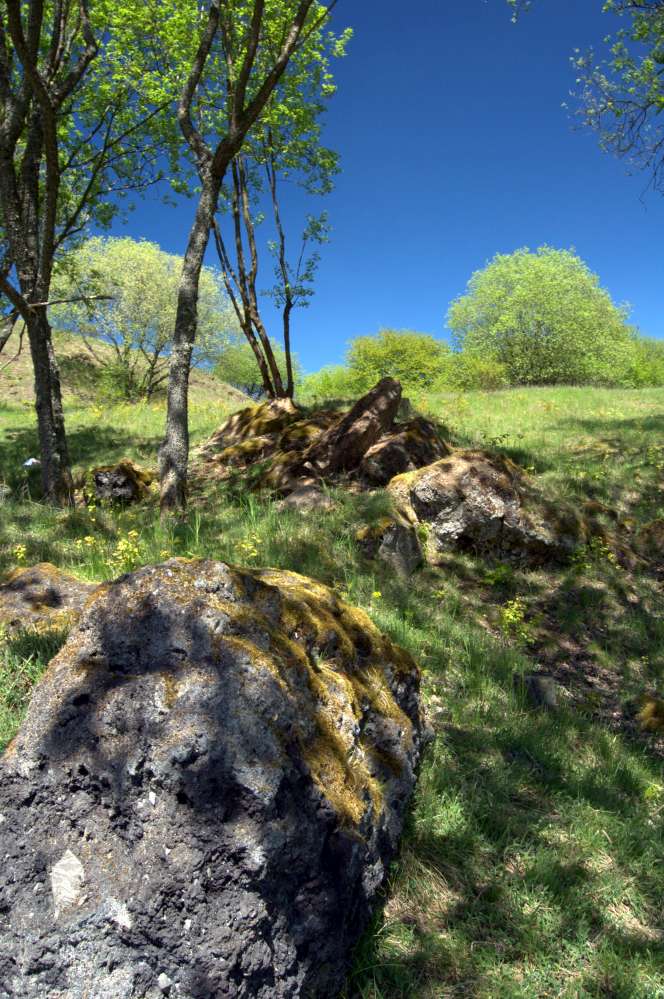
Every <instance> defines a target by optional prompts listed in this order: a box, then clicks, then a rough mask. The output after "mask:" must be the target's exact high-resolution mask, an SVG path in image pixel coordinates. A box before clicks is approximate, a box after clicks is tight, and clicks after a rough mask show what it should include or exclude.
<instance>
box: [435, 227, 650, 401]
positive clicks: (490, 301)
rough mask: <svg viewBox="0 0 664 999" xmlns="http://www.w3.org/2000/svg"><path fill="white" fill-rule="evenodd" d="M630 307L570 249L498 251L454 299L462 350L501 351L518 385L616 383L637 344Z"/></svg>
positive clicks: (452, 323)
mask: <svg viewBox="0 0 664 999" xmlns="http://www.w3.org/2000/svg"><path fill="white" fill-rule="evenodd" d="M627 311H628V310H627V308H626V307H625V306H621V307H618V306H616V305H614V304H613V302H612V300H611V296H610V295H609V293H608V292H607V291H606V290H605V289H603V288H601V287H600V283H599V278H598V277H597V275H595V274H593V273H592V272H591V271H590V270H589V268H588V267H587V266H586V264H584V262H583V261H582V260H581V259H580V258H579V257H578V256H576V255H575V254H574V253H573V252H572V251H570V250H554V249H552V248H551V247H548V246H543V247H540V248H539V249H538V250H537V251H536V252H535V253H531V252H530V251H529V250H528V249H521V250H516V251H515V252H514V253H509V254H497V255H496V256H495V257H494V258H493V260H492V261H491V262H490V263H489V264H488V265H487V266H486V267H485V268H484V269H483V270H481V271H476V272H475V274H473V276H472V277H471V279H470V281H469V283H468V290H467V292H466V294H465V295H462V296H461V297H460V298H457V299H456V301H454V302H453V303H452V305H451V306H450V309H449V312H448V316H447V322H448V326H449V327H450V329H451V330H452V331H453V333H454V335H455V337H456V341H457V345H458V346H459V347H461V348H462V349H463V350H464V351H467V352H471V353H477V354H479V355H483V356H487V357H492V358H495V359H496V360H497V361H498V362H499V363H500V364H502V365H504V366H505V368H506V369H507V372H508V376H509V380H510V382H511V383H513V384H519V385H552V384H559V383H567V384H593V383H597V384H611V383H612V382H613V381H615V380H616V377H617V376H618V375H619V372H620V371H621V370H623V369H624V364H625V358H626V356H627V354H628V353H629V350H630V346H631V333H630V329H629V327H628V326H627V323H626V319H627Z"/></svg>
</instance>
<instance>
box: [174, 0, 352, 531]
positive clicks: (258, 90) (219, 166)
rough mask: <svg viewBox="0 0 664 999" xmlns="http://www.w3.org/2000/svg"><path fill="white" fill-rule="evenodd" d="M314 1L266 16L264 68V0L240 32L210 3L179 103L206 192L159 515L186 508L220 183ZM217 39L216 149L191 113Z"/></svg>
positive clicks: (190, 263) (177, 352)
mask: <svg viewBox="0 0 664 999" xmlns="http://www.w3.org/2000/svg"><path fill="white" fill-rule="evenodd" d="M314 2H315V0H294V2H293V3H292V5H291V4H288V5H286V4H284V8H285V13H284V14H283V15H276V14H275V15H272V14H271V15H269V16H270V17H273V16H279V17H282V18H283V20H282V24H281V25H280V26H277V25H275V27H280V28H281V30H280V31H276V32H275V37H280V38H281V42H280V48H279V51H278V52H276V53H274V55H271V56H270V57H269V63H268V65H267V66H266V65H265V61H266V57H267V51H266V52H265V53H263V52H261V56H262V57H263V58H262V60H261V58H258V57H259V51H260V50H261V47H262V45H263V41H264V38H265V34H264V28H265V19H266V17H267V16H268V15H266V11H265V7H266V5H265V0H253V4H252V5H251V10H250V12H249V13H248V15H247V25H246V31H244V32H240V31H238V30H237V25H234V23H233V10H232V5H229V4H226V3H222V2H221V0H209V3H208V4H207V7H208V16H207V20H206V23H205V26H204V28H203V31H202V34H201V38H200V42H199V45H198V47H197V49H196V53H195V55H194V58H193V61H192V65H191V71H190V74H189V77H188V78H187V81H186V83H185V85H184V88H183V91H182V94H181V96H180V100H179V103H178V122H179V125H180V129H181V131H182V134H183V137H184V139H185V141H186V143H187V145H188V147H189V150H190V152H191V154H192V155H193V157H194V159H195V162H196V168H197V171H198V175H199V178H200V180H201V188H202V189H201V194H200V198H199V203H198V207H197V209H196V217H195V220H194V225H193V228H192V230H191V233H190V235H189V244H188V246H187V252H186V254H185V257H184V262H183V270H182V279H181V282H180V290H179V294H178V307H177V313H176V319H175V332H174V336H173V348H172V353H171V360H170V365H169V385H168V410H167V416H166V436H165V438H164V440H163V442H162V445H161V447H160V449H159V466H160V479H161V482H160V485H161V511H162V514H164V513H168V512H172V511H177V510H179V511H181V512H182V511H184V509H185V507H186V500H187V465H188V458H189V414H188V388H189V369H190V365H191V355H192V350H193V346H194V342H195V339H196V325H197V305H198V284H199V279H200V273H201V268H202V266H203V257H204V256H205V250H206V248H207V244H208V240H209V238H210V230H211V228H212V224H213V221H214V213H215V211H216V209H217V203H218V200H219V192H220V190H221V185H222V182H223V180H224V177H225V175H226V171H227V170H228V167H229V165H230V164H231V163H232V161H233V159H234V158H235V156H236V155H237V153H238V152H239V151H240V149H241V147H242V143H243V142H244V141H245V138H246V136H247V134H248V133H249V131H250V130H251V128H252V127H253V125H254V124H255V123H256V121H257V120H258V118H259V117H260V115H261V113H262V112H263V110H264V108H265V106H266V104H267V102H268V100H269V98H270V95H271V94H272V93H273V92H274V89H275V87H276V86H277V84H278V83H279V80H280V79H281V77H282V76H283V74H284V71H285V69H286V67H287V65H288V62H289V60H290V58H291V56H292V54H293V52H294V50H295V48H296V46H297V44H298V42H299V41H300V40H301V38H302V34H303V31H304V28H305V24H306V21H307V17H308V15H309V12H310V10H311V8H312V6H313V5H314ZM335 3H336V0H331V2H330V3H329V5H328V6H327V7H325V8H324V9H323V11H322V12H321V13H320V15H319V16H318V18H317V19H316V20H315V21H314V22H313V23H312V24H311V25H309V27H308V29H307V30H308V31H309V32H311V31H313V30H315V29H316V28H317V27H321V26H322V25H323V24H324V23H325V21H326V20H327V18H328V16H329V13H330V11H331V9H332V8H333V7H334V5H335ZM289 7H290V10H288V8H289ZM215 44H218V45H219V62H218V65H223V66H224V68H225V73H226V81H225V86H226V94H225V97H226V102H227V109H226V112H227V130H226V132H225V134H224V136H223V138H222V139H221V140H220V141H218V139H217V143H216V146H215V147H212V146H210V145H209V143H208V142H207V141H206V139H205V137H204V135H203V133H202V131H201V128H202V127H203V123H204V122H205V119H204V118H203V119H201V121H200V122H199V123H198V124H199V127H197V126H196V124H195V123H194V119H193V118H192V114H193V113H195V107H196V101H195V98H196V95H197V93H198V91H199V88H200V87H201V82H202V81H203V79H204V76H205V72H206V66H207V64H208V60H209V59H210V58H211V53H212V51H213V47H214V45H215ZM261 62H262V66H261ZM257 65H258V66H261V75H260V79H256V76H257V69H256V67H257ZM252 82H255V84H256V86H255V87H251V86H250V84H251V83H252ZM204 106H206V105H205V102H204ZM217 136H218V133H217Z"/></svg>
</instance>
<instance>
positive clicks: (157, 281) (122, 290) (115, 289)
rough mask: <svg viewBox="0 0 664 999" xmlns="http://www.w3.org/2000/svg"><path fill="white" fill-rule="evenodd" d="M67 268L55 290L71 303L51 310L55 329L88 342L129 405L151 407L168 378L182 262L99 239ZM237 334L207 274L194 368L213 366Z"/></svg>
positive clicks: (212, 275)
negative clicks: (142, 402)
mask: <svg viewBox="0 0 664 999" xmlns="http://www.w3.org/2000/svg"><path fill="white" fill-rule="evenodd" d="M66 264H67V266H66V267H63V268H61V271H60V273H59V274H57V273H56V276H55V279H54V283H53V286H54V294H55V297H56V298H62V299H65V301H64V302H63V303H62V304H60V305H56V306H54V307H53V308H52V309H51V310H50V313H51V316H52V318H53V320H54V322H56V323H57V325H58V326H60V327H62V328H64V329H67V330H69V331H71V332H72V333H75V334H77V335H80V336H81V337H82V338H83V340H84V342H85V345H86V347H87V349H88V350H89V352H90V354H91V355H92V356H93V357H94V358H95V360H96V361H97V363H98V364H99V365H100V366H101V367H102V368H103V369H106V370H107V372H108V373H109V374H111V375H112V376H113V381H114V383H115V385H116V387H117V388H118V389H119V390H120V392H121V394H122V395H123V396H125V398H128V399H137V398H148V399H149V398H150V397H151V396H152V395H153V394H154V393H155V392H156V391H157V390H158V389H159V388H160V387H161V386H162V385H163V384H164V382H165V381H166V379H167V377H168V354H169V351H170V348H171V342H172V336H173V326H174V324H175V310H176V307H177V295H178V285H179V278H180V272H181V269H182V258H181V257H178V256H175V255H173V254H169V253H164V251H163V250H161V249H160V247H159V246H158V245H157V244H156V243H149V242H147V241H146V240H141V241H138V242H137V241H135V240H133V239H129V238H124V239H102V238H99V237H97V238H94V239H90V240H88V241H87V242H85V243H83V244H82V245H81V246H80V247H78V248H77V249H76V250H75V251H74V252H73V253H72V254H70V256H69V258H68V259H67V261H66ZM90 296H91V297H90ZM235 329H236V320H235V316H234V314H232V310H231V308H230V305H229V302H228V299H227V298H226V294H225V291H224V287H223V282H222V279H221V276H220V275H219V274H218V273H217V272H215V271H213V270H212V269H211V268H209V267H204V268H203V269H202V271H201V281H200V289H199V303H198V338H197V342H196V349H195V353H194V357H193V362H194V363H206V364H212V363H214V361H215V360H216V359H217V358H218V357H219V355H220V354H221V353H222V351H223V350H224V349H225V346H226V344H228V343H229V342H230V336H231V332H234V331H235ZM100 344H104V345H106V347H107V348H109V347H110V348H111V350H110V351H109V350H108V349H106V350H104V351H102V350H100V349H99V345H100ZM111 368H112V370H110V369H111Z"/></svg>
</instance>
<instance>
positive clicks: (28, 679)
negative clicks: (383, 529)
mask: <svg viewBox="0 0 664 999" xmlns="http://www.w3.org/2000/svg"><path fill="white" fill-rule="evenodd" d="M419 402H420V405H421V406H422V408H424V409H426V410H428V412H429V413H431V414H433V415H434V416H435V417H436V418H437V419H440V420H441V421H442V422H443V423H445V424H446V425H447V427H448V428H449V434H450V436H451V437H452V439H453V440H454V441H455V442H456V443H458V444H463V445H472V446H477V445H479V446H482V447H488V448H491V449H495V450H499V451H501V452H502V453H506V454H508V455H509V456H511V457H513V458H515V459H516V460H518V461H519V462H520V463H521V464H523V465H524V466H525V467H527V468H529V469H532V475H533V477H534V479H535V480H536V481H537V482H538V483H539V484H541V485H542V487H543V488H544V489H545V490H546V492H547V494H548V495H549V496H550V497H551V498H553V499H555V500H560V501H562V500H565V501H568V502H573V503H575V504H577V505H583V504H588V503H591V504H595V508H596V509H597V510H598V513H597V516H598V517H599V518H600V521H601V522H602V524H603V525H604V527H605V540H604V541H601V542H597V543H595V544H594V545H593V546H592V547H591V548H589V549H586V550H582V551H580V552H579V553H578V555H577V557H576V558H575V559H574V560H573V561H572V563H571V564H570V565H568V566H564V567H559V568H556V569H553V568H550V567H549V568H546V569H539V570H531V571H526V570H523V569H520V568H518V567H515V566H513V565H507V564H501V563H495V562H491V561H489V560H487V559H486V558H483V557H480V556H479V555H478V556H473V555H469V554H466V555H463V556H461V555H457V556H450V558H449V559H448V561H447V562H446V564H445V565H443V566H442V567H439V568H436V569H432V568H428V569H425V570H423V571H421V572H419V573H417V574H416V575H415V576H414V577H413V578H412V579H411V580H409V581H408V582H407V583H402V582H400V581H399V580H398V579H396V578H394V577H393V576H392V574H390V572H389V571H388V570H386V569H384V568H383V567H382V566H381V564H380V563H377V562H375V563H374V562H370V561H367V560H365V559H364V558H363V557H362V555H361V553H360V551H359V548H358V545H357V544H356V542H355V533H356V531H357V530H358V528H360V527H362V526H364V525H369V524H371V523H372V522H374V521H375V520H376V519H377V518H379V517H381V516H383V515H384V514H385V512H386V510H387V500H386V497H385V495H384V493H381V492H378V493H376V494H374V495H371V496H369V495H357V496H356V495H350V494H348V493H343V492H340V491H335V492H333V495H334V496H335V499H336V500H337V505H336V507H335V509H333V510H330V511H329V512H325V513H320V514H317V515H316V516H315V517H304V516H301V515H298V514H294V513H288V512H279V511H277V509H276V507H275V505H274V504H273V503H271V502H269V501H268V500H266V499H260V498H257V497H256V496H253V495H252V494H247V493H246V491H245V490H242V489H241V488H237V487H236V488H233V487H232V486H229V485H227V486H225V487H223V488H221V487H218V486H217V487H214V489H213V487H212V486H210V487H209V490H208V491H207V492H206V491H202V492H199V493H197V494H196V499H195V503H194V504H193V506H192V509H191V511H190V514H189V518H188V521H187V522H186V523H184V524H179V525H168V526H163V525H161V524H160V523H159V520H158V518H157V516H156V509H155V505H154V503H152V504H146V505H144V506H141V507H135V508H133V509H128V510H126V511H118V512H113V511H111V510H105V509H95V508H80V509H77V510H74V511H64V512H57V511H53V510H49V509H47V508H45V507H42V506H41V505H39V504H37V503H34V502H31V501H30V499H29V495H28V493H29V484H27V483H26V482H25V479H24V473H23V471H22V469H21V467H20V466H21V460H23V459H24V457H27V456H29V455H30V454H33V453H34V446H35V444H34V432H33V429H32V416H31V413H30V412H28V410H27V409H25V408H24V407H19V406H16V405H13V406H6V407H5V408H2V409H0V430H1V431H2V434H1V435H0V481H2V480H4V481H6V482H9V483H10V484H11V485H12V486H13V488H14V492H15V494H16V493H18V494H19V496H20V498H19V499H18V500H16V501H15V502H12V503H9V504H7V505H5V506H4V507H3V508H2V509H3V514H4V516H3V518H2V522H1V523H0V571H5V570H8V569H10V568H12V567H13V566H14V565H15V564H16V558H17V552H18V555H19V556H20V558H21V559H22V560H23V561H24V562H25V564H33V563H34V562H37V561H40V560H44V559H46V560H49V561H52V562H54V563H56V564H57V565H59V566H62V567H63V568H65V569H68V570H69V571H71V572H73V573H75V574H76V575H79V576H80V577H82V578H86V579H102V578H107V577H111V576H113V575H115V574H117V573H118V572H120V571H123V570H125V569H131V568H134V567H135V566H138V565H140V564H144V563H148V562H151V561H160V560H163V559H164V558H165V557H167V556H169V555H171V554H175V555H187V556H205V557H211V558H220V559H225V560H228V561H232V562H236V563H239V564H244V565H251V564H254V565H271V566H276V567H282V568H289V569H295V570H297V571H299V572H303V573H305V574H309V575H312V576H314V577H316V578H317V579H320V580H322V581H323V582H325V583H328V584H329V585H332V586H334V587H336V588H337V590H338V591H339V592H340V593H342V594H345V595H346V596H347V598H348V599H349V600H350V601H351V602H353V603H355V604H357V605H361V606H363V607H365V608H366V609H367V610H368V612H369V613H370V615H371V616H372V618H373V619H374V621H375V622H376V623H377V625H378V626H379V627H381V628H382V629H383V630H385V631H387V632H389V633H390V635H391V636H392V637H393V638H394V639H395V640H396V641H397V642H399V643H400V644H402V645H404V646H405V647H407V648H408V649H409V650H410V651H411V652H412V653H413V654H414V655H415V656H416V658H417V659H418V660H419V662H420V663H421V664H422V667H423V670H424V688H425V697H426V700H427V702H428V705H429V709H430V712H431V716H432V720H433V725H434V729H435V736H436V737H435V741H434V743H433V745H432V746H431V748H430V750H429V752H428V755H427V758H426V760H425V763H424V765H423V768H422V772H421V777H420V782H419V785H418V789H417V792H416V797H415V801H414V805H413V808H412V811H411V814H410V818H409V823H408V828H407V831H406V835H405V837H404V840H403V848H402V854H401V857H400V858H399V861H398V862H397V863H395V865H394V868H393V870H392V871H391V874H390V879H389V884H388V886H387V888H386V891H385V895H384V898H383V902H382V905H381V907H380V910H379V911H378V912H377V914H376V917H375V919H374V923H373V925H372V927H371V930H370V931H369V932H368V933H367V934H366V935H365V938H364V939H363V941H362V943H361V945H360V947H359V948H358V952H357V955H356V960H355V964H354V969H353V973H352V975H351V977H350V979H349V982H348V987H347V997H348V999H397V997H399V999H400V997H403V999H405V997H409V999H410V997H415V999H448V997H450V999H451V997H471V996H472V997H476V999H502V997H504V999H518V997H524V999H525V997H528V999H540V997H549V996H550V997H556V999H558V997H563V999H572V997H574V999H581V997H614V999H623V997H624V999H628V997H629V999H656V997H658V996H659V997H664V913H663V910H662V904H661V899H662V897H664V864H663V862H662V858H663V857H664V775H663V772H662V755H663V747H662V743H661V740H658V738H657V735H656V734H653V735H645V734H643V733H641V732H640V730H639V727H638V725H637V724H636V722H635V720H634V715H635V711H636V708H635V705H636V704H637V702H638V698H639V696H640V694H642V693H643V692H644V691H645V690H648V691H655V692H657V691H659V692H660V693H662V692H663V691H664V613H663V611H664V599H663V596H662V590H661V581H662V568H663V565H662V553H661V552H660V553H659V555H658V554H657V552H656V551H653V550H650V549H647V550H645V551H643V549H642V547H640V546H639V532H640V531H641V530H642V529H643V528H644V527H645V526H646V525H648V524H649V523H650V522H652V521H653V520H655V519H657V518H658V517H662V516H663V515H664V445H662V444H661V443H660V442H661V441H662V440H664V434H662V430H663V429H664V391H662V390H644V391H633V392H632V391H618V390H615V391H601V390H585V389H548V390H545V389H541V390H540V389H529V390H514V391H510V392H500V393H492V394H483V393H470V394H468V395H464V396H442V397H438V398H427V399H424V400H420V401H419ZM225 411H226V410H225V409H224V406H223V404H221V403H219V404H218V406H217V408H216V409H213V408H212V407H211V405H210V404H209V403H206V404H204V405H201V406H199V407H198V408H197V407H196V406H194V410H193V412H192V423H193V424H194V429H195V439H196V440H197V441H198V440H202V439H204V438H205V437H206V436H207V435H208V434H209V433H210V431H211V430H212V429H214V427H215V426H216V425H217V424H218V423H219V422H221V419H222V417H223V415H224V413H225ZM68 418H69V427H70V431H71V442H72V452H73V455H74V459H75V461H76V463H77V465H78V466H79V467H80V468H83V467H85V466H86V465H90V464H94V463H96V464H100V463H104V462H106V461H110V460H113V459H116V458H119V457H122V456H125V455H127V456H129V457H133V458H135V459H137V460H138V461H139V462H141V463H143V464H144V465H145V464H147V465H153V464H154V463H155V447H156V443H157V441H158V439H159V436H160V434H161V429H162V421H163V411H162V409H161V407H156V406H155V407H151V406H139V407H115V408H110V409H103V410H101V409H99V410H98V409H95V408H94V407H91V406H87V407H83V406H80V405H79V406H78V407H76V406H70V409H69V411H68ZM7 431H9V433H7ZM21 492H22V493H23V495H20V494H21ZM18 546H23V548H20V547H18ZM61 641H62V636H61V635H55V636H50V637H48V636H43V635H42V636H34V635H19V636H14V638H12V639H11V640H8V639H7V638H5V641H4V644H3V646H2V651H1V652H0V705H1V708H0V744H1V743H3V742H6V741H7V739H8V738H9V737H10V736H11V733H12V731H14V730H15V728H16V727H17V725H18V724H19V721H20V717H21V715H22V712H23V711H24V708H25V703H26V701H27V698H28V697H29V691H30V688H31V685H32V683H33V682H34V681H35V679H36V678H37V676H38V675H39V673H40V671H41V669H43V666H44V664H45V663H46V662H47V661H48V658H49V657H50V655H51V653H52V652H53V651H54V650H55V648H57V646H58V644H59V643H60V642H61ZM49 643H50V644H49ZM538 667H544V668H545V669H546V670H547V672H551V673H553V674H554V675H555V676H556V677H557V678H558V679H559V680H560V682H561V684H562V685H563V687H564V689H565V690H566V691H567V692H568V695H567V696H566V697H564V698H563V699H562V706H561V709H560V710H559V711H558V712H557V713H555V714H549V713H545V712H539V711H536V710H532V709H531V708H530V707H529V705H528V704H527V703H526V702H525V701H524V699H523V696H522V694H521V693H520V692H519V688H518V685H517V686H515V684H514V676H515V674H516V675H518V674H520V673H523V672H525V671H532V670H533V669H537V668H538Z"/></svg>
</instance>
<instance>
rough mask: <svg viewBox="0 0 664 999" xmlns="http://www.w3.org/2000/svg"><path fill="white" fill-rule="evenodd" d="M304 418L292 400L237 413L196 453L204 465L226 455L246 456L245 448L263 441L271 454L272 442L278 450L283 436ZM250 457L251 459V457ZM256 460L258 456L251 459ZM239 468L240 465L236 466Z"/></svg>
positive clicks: (259, 405)
mask: <svg viewBox="0 0 664 999" xmlns="http://www.w3.org/2000/svg"><path fill="white" fill-rule="evenodd" d="M300 418H301V412H300V410H299V409H298V408H297V406H296V405H295V403H294V402H293V400H292V399H271V400H269V401H267V402H261V403H257V404H256V405H254V406H245V407H244V409H241V410H239V411H238V412H237V413H233V415H232V416H230V417H229V418H228V420H226V422H225V423H224V424H222V426H221V427H219V429H218V430H215V432H214V433H213V435H212V436H211V437H210V438H209V440H207V441H206V442H205V443H204V444H203V445H201V447H200V448H199V449H198V451H197V452H196V454H197V456H198V457H199V458H202V459H203V461H211V460H218V458H219V456H220V455H222V454H223V453H224V452H226V457H227V458H228V457H229V454H230V455H233V449H238V450H237V454H238V455H241V454H242V445H244V444H246V445H249V447H251V444H252V442H253V441H255V440H257V439H260V440H261V442H262V448H263V450H264V453H268V451H269V448H268V442H269V444H271V445H272V446H273V448H276V447H277V445H278V440H279V436H280V435H281V434H282V433H283V432H284V431H285V430H286V429H287V428H288V427H289V426H290V425H291V424H292V423H295V422H297V421H298V420H299V419H300ZM247 457H250V456H249V455H247ZM251 460H255V456H251ZM234 463H235V464H239V462H238V461H235V462H234Z"/></svg>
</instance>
